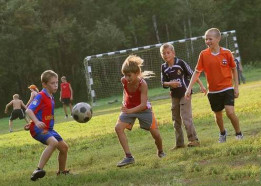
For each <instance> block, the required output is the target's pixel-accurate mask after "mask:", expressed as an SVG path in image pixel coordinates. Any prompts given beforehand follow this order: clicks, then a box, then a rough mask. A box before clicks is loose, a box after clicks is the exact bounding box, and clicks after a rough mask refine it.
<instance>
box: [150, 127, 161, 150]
mask: <svg viewBox="0 0 261 186" xmlns="http://www.w3.org/2000/svg"><path fill="white" fill-rule="evenodd" d="M150 133H151V135H152V137H153V138H154V140H155V144H156V146H157V149H158V151H159V152H163V148H162V139H161V137H160V133H159V129H150Z"/></svg>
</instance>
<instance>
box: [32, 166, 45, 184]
mask: <svg viewBox="0 0 261 186" xmlns="http://www.w3.org/2000/svg"><path fill="white" fill-rule="evenodd" d="M44 176H45V171H44V170H43V169H36V170H35V171H34V172H33V174H32V176H31V180H32V181H36V180H37V179H38V178H43V177H44Z"/></svg>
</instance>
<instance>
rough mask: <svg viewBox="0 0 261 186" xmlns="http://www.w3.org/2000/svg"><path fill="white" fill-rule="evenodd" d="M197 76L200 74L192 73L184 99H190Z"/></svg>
mask: <svg viewBox="0 0 261 186" xmlns="http://www.w3.org/2000/svg"><path fill="white" fill-rule="evenodd" d="M199 76H200V72H198V71H194V73H193V75H192V77H191V80H190V82H189V86H188V88H187V91H186V92H185V98H188V99H189V98H190V94H191V90H192V87H193V85H194V84H195V83H196V81H197V80H198V78H199Z"/></svg>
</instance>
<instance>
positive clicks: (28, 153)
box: [0, 69, 261, 186]
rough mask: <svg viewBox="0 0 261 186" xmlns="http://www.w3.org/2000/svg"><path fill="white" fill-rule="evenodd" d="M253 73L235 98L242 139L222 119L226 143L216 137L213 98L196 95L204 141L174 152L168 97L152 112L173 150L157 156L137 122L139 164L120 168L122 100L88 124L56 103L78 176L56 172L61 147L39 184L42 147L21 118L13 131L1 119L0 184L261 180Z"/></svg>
mask: <svg viewBox="0 0 261 186" xmlns="http://www.w3.org/2000/svg"><path fill="white" fill-rule="evenodd" d="M250 74H251V76H248V73H246V76H247V78H248V77H250V78H251V77H253V78H254V79H253V81H250V80H249V78H248V80H249V81H248V82H247V84H244V85H240V97H239V98H238V99H236V103H235V104H236V107H235V109H236V113H237V115H238V117H239V119H240V125H241V129H242V131H243V134H244V137H245V138H244V140H243V141H236V140H235V139H234V130H233V127H232V125H231V123H230V121H229V120H228V119H227V118H226V117H224V121H225V127H226V129H227V130H228V137H227V143H224V144H219V143H217V140H218V128H217V126H216V124H215V122H214V119H213V114H212V112H211V110H210V106H209V103H208V100H207V97H205V96H203V94H194V95H193V99H192V106H193V116H194V123H195V127H196V130H197V133H198V137H199V139H200V141H201V147H199V148H184V149H180V150H178V151H175V152H172V151H169V149H170V148H171V147H173V146H174V144H175V139H174V130H173V126H172V121H171V113H170V99H164V100H154V101H152V105H153V111H154V113H155V116H156V118H157V120H158V123H159V126H160V133H161V136H162V138H163V144H164V149H165V151H166V153H167V156H166V157H165V158H164V159H159V158H158V157H157V156H156V147H155V144H154V142H153V140H152V137H151V135H150V134H149V133H148V132H146V131H144V130H141V129H139V125H138V124H136V125H135V126H134V128H133V131H131V132H126V134H127V137H128V139H129V146H130V149H131V151H132V153H133V155H134V156H135V160H136V163H135V164H134V165H131V166H127V167H123V168H117V167H116V163H117V162H118V161H120V160H121V159H122V158H123V157H124V153H123V150H122V149H121V146H120V144H119V142H118V139H117V136H116V134H115V132H114V126H115V123H116V121H117V118H118V115H119V106H120V103H117V104H112V105H109V106H108V105H106V107H99V106H97V107H96V108H94V113H95V115H94V117H93V118H92V119H91V120H90V122H88V123H87V124H79V123H76V122H75V121H73V120H72V119H69V120H65V119H64V118H63V117H64V116H63V111H62V109H56V111H55V114H56V121H57V124H56V125H55V130H57V131H58V132H59V133H60V134H61V136H62V137H63V138H64V140H65V141H66V142H67V143H68V144H69V146H70V149H69V153H68V163H67V165H68V168H69V169H71V171H72V172H73V173H74V175H72V176H60V177H57V176H56V174H55V172H56V170H57V165H58V163H57V154H58V153H57V151H55V152H54V154H53V156H52V157H51V159H50V160H49V162H48V164H47V165H46V167H45V170H46V171H47V175H46V177H45V178H43V179H41V180H39V181H37V182H36V183H35V182H34V183H32V182H31V181H30V180H29V178H30V175H31V173H32V171H33V170H34V169H35V168H36V166H37V163H38V161H39V157H40V155H41V152H42V151H43V149H44V145H41V144H40V143H39V142H37V141H35V140H34V139H32V137H31V136H30V134H29V132H27V131H23V130H22V127H23V122H22V121H17V120H16V121H14V125H16V126H15V127H16V128H15V129H16V131H15V132H13V133H9V132H8V119H7V118H6V119H1V120H0V129H1V133H0V165H1V166H0V175H4V176H0V185H124V186H125V185H155V186H156V185H164V186H165V185H211V186H212V185H213V186H215V185H224V186H227V185H240V184H242V185H258V184H260V175H261V173H260V162H261V150H260V149H261V126H260V123H261V109H260V106H261V96H260V92H261V73H260V70H259V69H255V70H252V71H251V73H250V72H249V75H250ZM253 74H255V75H253ZM257 77H259V80H256V78H257ZM110 108H111V109H110ZM224 115H225V113H224ZM19 122H21V123H19ZM19 125H20V126H19ZM6 128H7V129H6ZM185 136H186V135H185ZM186 142H187V140H186Z"/></svg>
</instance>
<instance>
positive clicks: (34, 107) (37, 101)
mask: <svg viewBox="0 0 261 186" xmlns="http://www.w3.org/2000/svg"><path fill="white" fill-rule="evenodd" d="M41 100H42V95H41V94H37V95H36V96H35V98H34V99H33V101H32V102H31V103H30V105H29V106H28V108H29V109H30V110H32V111H33V112H35V111H38V110H39V109H40V103H41Z"/></svg>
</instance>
